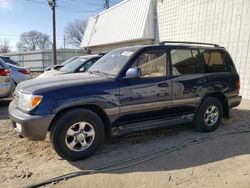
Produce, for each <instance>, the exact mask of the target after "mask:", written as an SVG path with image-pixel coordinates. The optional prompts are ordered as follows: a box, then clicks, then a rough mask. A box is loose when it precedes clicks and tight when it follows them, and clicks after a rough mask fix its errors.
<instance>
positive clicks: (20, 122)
mask: <svg viewBox="0 0 250 188" xmlns="http://www.w3.org/2000/svg"><path fill="white" fill-rule="evenodd" d="M9 116H10V119H11V122H12V126H13V128H14V130H15V131H16V132H17V133H19V134H20V135H22V136H24V137H26V138H28V139H30V140H44V139H45V138H46V134H47V132H48V128H49V126H50V123H51V122H52V119H53V117H54V114H53V115H30V114H26V113H24V112H22V111H20V110H19V109H17V108H16V106H15V104H14V102H11V103H10V105H9Z"/></svg>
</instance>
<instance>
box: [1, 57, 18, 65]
mask: <svg viewBox="0 0 250 188" xmlns="http://www.w3.org/2000/svg"><path fill="white" fill-rule="evenodd" d="M1 58H2V59H3V61H4V62H5V63H10V64H12V65H17V64H18V63H17V62H15V61H14V60H12V59H10V58H9V57H1Z"/></svg>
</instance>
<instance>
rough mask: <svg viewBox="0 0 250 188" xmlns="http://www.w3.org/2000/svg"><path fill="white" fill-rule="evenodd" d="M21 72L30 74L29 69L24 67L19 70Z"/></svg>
mask: <svg viewBox="0 0 250 188" xmlns="http://www.w3.org/2000/svg"><path fill="white" fill-rule="evenodd" d="M19 72H20V73H22V74H30V71H29V70H26V69H23V70H19Z"/></svg>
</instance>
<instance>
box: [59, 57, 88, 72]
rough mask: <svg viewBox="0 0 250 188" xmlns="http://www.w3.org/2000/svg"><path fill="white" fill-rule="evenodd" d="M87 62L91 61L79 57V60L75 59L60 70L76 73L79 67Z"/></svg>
mask: <svg viewBox="0 0 250 188" xmlns="http://www.w3.org/2000/svg"><path fill="white" fill-rule="evenodd" d="M87 60H89V59H88V58H80V57H79V58H77V59H75V60H74V61H71V62H70V63H68V64H67V65H65V66H64V67H62V68H60V69H59V70H60V71H63V72H74V71H75V70H76V69H77V68H78V67H80V66H81V65H82V64H83V63H84V62H86V61H87Z"/></svg>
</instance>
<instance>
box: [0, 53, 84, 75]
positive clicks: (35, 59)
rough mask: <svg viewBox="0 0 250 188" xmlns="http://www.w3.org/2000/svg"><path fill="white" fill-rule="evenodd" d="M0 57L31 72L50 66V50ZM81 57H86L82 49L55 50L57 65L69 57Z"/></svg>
mask: <svg viewBox="0 0 250 188" xmlns="http://www.w3.org/2000/svg"><path fill="white" fill-rule="evenodd" d="M1 55H2V56H8V57H10V58H11V59H13V60H14V61H16V62H18V63H19V65H20V66H22V67H27V68H29V69H30V70H31V71H33V72H40V71H43V70H44V68H45V67H47V66H50V65H52V50H43V51H34V52H14V53H6V54H0V56H1ZM82 55H86V52H85V51H84V50H83V49H57V63H58V64H60V63H62V62H64V61H65V60H67V59H69V58H70V57H73V56H82Z"/></svg>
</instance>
